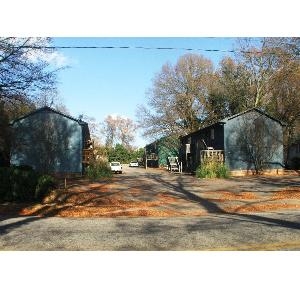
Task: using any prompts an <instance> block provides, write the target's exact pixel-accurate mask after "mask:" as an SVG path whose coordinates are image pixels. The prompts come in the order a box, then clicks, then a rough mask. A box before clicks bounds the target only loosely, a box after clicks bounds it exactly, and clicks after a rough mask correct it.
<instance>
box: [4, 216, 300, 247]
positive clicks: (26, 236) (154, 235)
mask: <svg viewBox="0 0 300 288" xmlns="http://www.w3.org/2000/svg"><path fill="white" fill-rule="evenodd" d="M299 220H300V212H299V211H289V212H285V213H261V214H252V215H243V216H241V215H224V214H220V215H217V214H216V215H212V216H207V217H178V218H176V217H175V218H142V217H140V218H130V219H129V218H79V219H78V218H60V217H49V218H38V217H18V218H10V219H1V222H0V250H17V251H21V250H22V251H23V250H38V251H42V250H55V251H57V250H71V251H74V250H97V251H99V250H101V251H104V250H108V251H118V250H130V251H138V250H143V251H149V250H150V251H160V250H171V251H176V250H193V251H196V250H219V251H224V250H232V251H236V250H300V233H299V231H300V221H299Z"/></svg>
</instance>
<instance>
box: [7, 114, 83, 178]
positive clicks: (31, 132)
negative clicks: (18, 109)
mask: <svg viewBox="0 0 300 288" xmlns="http://www.w3.org/2000/svg"><path fill="white" fill-rule="evenodd" d="M12 132H13V143H12V150H11V164H13V165H29V166H32V167H33V168H34V169H36V170H38V171H41V172H50V173H81V172H82V127H81V125H79V123H78V122H76V121H74V120H72V119H69V118H67V117H64V116H62V115H60V114H57V113H54V112H52V111H47V110H46V111H45V110H41V111H39V112H37V113H33V114H31V115H29V116H28V117H25V118H23V119H20V120H18V121H16V122H14V124H13V126H12Z"/></svg>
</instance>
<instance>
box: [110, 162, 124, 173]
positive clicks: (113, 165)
mask: <svg viewBox="0 0 300 288" xmlns="http://www.w3.org/2000/svg"><path fill="white" fill-rule="evenodd" d="M109 165H110V169H111V171H112V172H113V173H120V174H122V164H121V163H120V162H110V164H109Z"/></svg>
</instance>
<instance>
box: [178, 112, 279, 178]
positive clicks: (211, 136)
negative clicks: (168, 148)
mask: <svg viewBox="0 0 300 288" xmlns="http://www.w3.org/2000/svg"><path fill="white" fill-rule="evenodd" d="M283 126H284V125H283V124H282V123H281V122H280V121H279V120H277V119H275V118H273V117H271V116H269V115H267V114H266V113H264V112H262V111H261V110H259V109H257V108H253V109H250V110H247V111H244V112H242V113H239V114H236V115H233V116H231V117H228V118H225V119H223V120H221V121H218V122H216V123H214V124H212V125H210V126H207V127H204V128H202V129H200V130H198V131H195V132H193V133H190V134H188V135H186V136H183V137H181V138H180V142H181V147H180V159H181V161H182V163H183V171H186V172H195V171H196V169H197V167H199V165H201V162H202V161H201V160H203V159H204V157H208V156H209V155H211V156H212V155H214V156H216V157H217V158H218V159H219V160H220V161H222V162H224V163H225V164H226V165H227V167H228V168H229V170H231V171H235V172H241V173H249V172H250V171H253V170H255V167H256V165H258V161H260V163H261V162H262V161H263V165H264V167H266V168H267V169H271V170H272V169H276V171H277V172H278V171H279V169H282V168H283V163H284V160H283Z"/></svg>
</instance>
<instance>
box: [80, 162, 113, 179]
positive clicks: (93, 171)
mask: <svg viewBox="0 0 300 288" xmlns="http://www.w3.org/2000/svg"><path fill="white" fill-rule="evenodd" d="M86 176H87V177H88V178H89V179H91V180H93V181H95V180H98V179H101V178H110V177H112V172H111V169H110V167H109V165H108V163H107V162H106V161H103V160H98V161H94V162H92V163H90V165H89V166H88V167H87V169H86Z"/></svg>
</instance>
